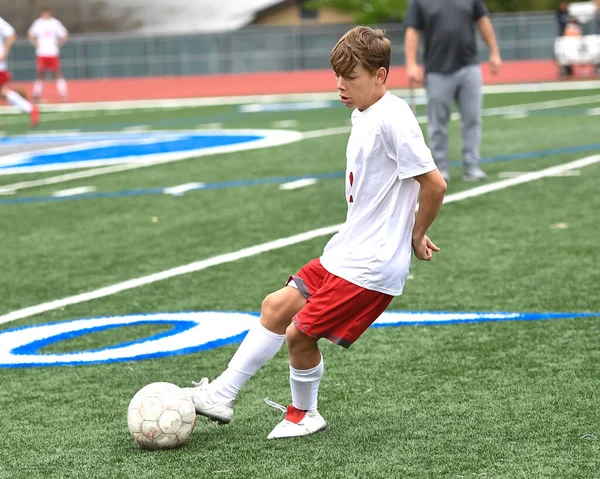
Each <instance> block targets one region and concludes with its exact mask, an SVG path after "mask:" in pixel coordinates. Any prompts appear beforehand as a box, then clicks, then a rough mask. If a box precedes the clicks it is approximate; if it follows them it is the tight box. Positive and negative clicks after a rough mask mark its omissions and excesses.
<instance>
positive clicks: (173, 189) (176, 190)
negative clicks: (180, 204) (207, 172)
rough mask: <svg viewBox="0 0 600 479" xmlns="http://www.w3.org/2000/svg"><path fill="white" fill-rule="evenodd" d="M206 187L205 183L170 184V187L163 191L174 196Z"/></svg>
mask: <svg viewBox="0 0 600 479" xmlns="http://www.w3.org/2000/svg"><path fill="white" fill-rule="evenodd" d="M203 187H204V183H185V184H183V185H177V186H170V187H169V188H165V189H164V190H163V193H164V194H165V195H172V196H183V195H184V194H185V193H187V192H188V191H193V190H198V189H200V188H203Z"/></svg>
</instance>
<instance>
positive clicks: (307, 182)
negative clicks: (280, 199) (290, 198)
mask: <svg viewBox="0 0 600 479" xmlns="http://www.w3.org/2000/svg"><path fill="white" fill-rule="evenodd" d="M317 181H318V180H317V179H316V178H305V179H303V180H296V181H290V182H289V183H282V184H281V185H279V189H280V190H283V191H290V190H297V189H299V188H305V187H307V186H312V185H315V184H317Z"/></svg>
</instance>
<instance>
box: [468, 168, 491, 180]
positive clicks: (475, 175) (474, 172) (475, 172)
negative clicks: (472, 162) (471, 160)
mask: <svg viewBox="0 0 600 479" xmlns="http://www.w3.org/2000/svg"><path fill="white" fill-rule="evenodd" d="M486 178H487V175H486V174H485V172H484V171H483V170H481V169H480V168H473V169H471V170H469V171H465V174H464V175H463V181H483V180H485V179H486Z"/></svg>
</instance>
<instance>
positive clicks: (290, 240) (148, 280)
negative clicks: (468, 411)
mask: <svg viewBox="0 0 600 479" xmlns="http://www.w3.org/2000/svg"><path fill="white" fill-rule="evenodd" d="M596 163H600V155H593V156H588V157H586V158H582V159H580V160H576V161H571V162H570V163H564V164H562V165H558V166H553V167H550V168H545V169H543V170H539V171H533V172H531V173H526V174H524V175H523V176H519V177H518V178H510V179H507V180H502V181H498V182H496V183H489V184H487V185H482V186H478V187H476V188H472V189H470V190H466V191H461V192H459V193H453V194H451V195H448V196H446V198H445V199H444V204H448V203H455V202H457V201H462V200H465V199H467V198H474V197H476V196H481V195H485V194H487V193H491V192H493V191H499V190H502V189H505V188H509V187H511V186H515V185H520V184H522V183H529V182H531V181H535V180H539V179H540V178H545V177H548V176H553V175H556V174H558V173H561V172H565V171H569V170H573V169H579V168H583V167H585V166H589V165H593V164H596ZM341 226H342V225H341V224H339V225H333V226H326V227H324V228H318V229H315V230H311V231H307V232H305V233H301V234H297V235H294V236H289V237H287V238H280V239H277V240H275V241H270V242H268V243H263V244H260V245H256V246H251V247H249V248H244V249H241V250H239V251H235V252H233V253H227V254H222V255H219V256H213V257H212V258H208V259H205V260H201V261H196V262H194V263H190V264H187V265H183V266H178V267H176V268H172V269H167V270H165V271H161V272H159V273H154V274H151V275H149V276H143V277H141V278H135V279H131V280H128V281H124V282H122V283H117V284H113V285H111V286H106V287H104V288H100V289H97V290H95V291H90V292H88V293H83V294H78V295H75V296H69V297H67V298H63V299H57V300H55V301H50V302H47V303H42V304H38V305H37V306H30V307H28V308H24V309H19V310H16V311H13V312H11V313H8V314H5V315H2V316H0V324H5V323H9V322H11V321H16V320H18V319H24V318H29V317H31V316H35V315H37V314H41V313H45V312H48V311H52V310H55V309H59V308H63V307H65V306H69V305H72V304H78V303H83V302H86V301H91V300H93V299H98V298H104V297H106V296H111V295H113V294H117V293H120V292H122V291H127V290H129V289H134V288H139V287H140V286H144V285H147V284H152V283H155V282H157V281H162V280H165V279H169V278H173V277H175V276H181V275H183V274H187V273H193V272H196V271H201V270H203V269H206V268H210V267H211V266H217V265H221V264H225V263H231V262H233V261H237V260H240V259H243V258H249V257H251V256H255V255H257V254H260V253H265V252H267V251H273V250H276V249H280V248H285V247H287V246H291V245H294V244H298V243H303V242H304V241H309V240H311V239H314V238H319V237H321V236H326V235H330V234H333V233H336V232H337V231H338V230H339V229H340V227H341Z"/></svg>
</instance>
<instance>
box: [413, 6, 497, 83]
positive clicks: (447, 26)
mask: <svg viewBox="0 0 600 479" xmlns="http://www.w3.org/2000/svg"><path fill="white" fill-rule="evenodd" d="M487 13H488V10H487V7H486V6H485V3H483V0H411V2H410V5H409V7H408V12H407V15H406V18H405V20H404V21H405V25H406V27H407V28H408V27H412V28H414V29H416V30H419V31H421V32H423V36H424V37H425V71H426V72H427V73H446V74H449V73H454V72H455V71H457V70H459V69H461V68H463V67H465V66H467V65H476V64H477V63H479V60H478V58H477V43H476V38H475V23H476V22H477V21H478V20H479V19H480V18H481V17H483V16H485V15H487Z"/></svg>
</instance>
